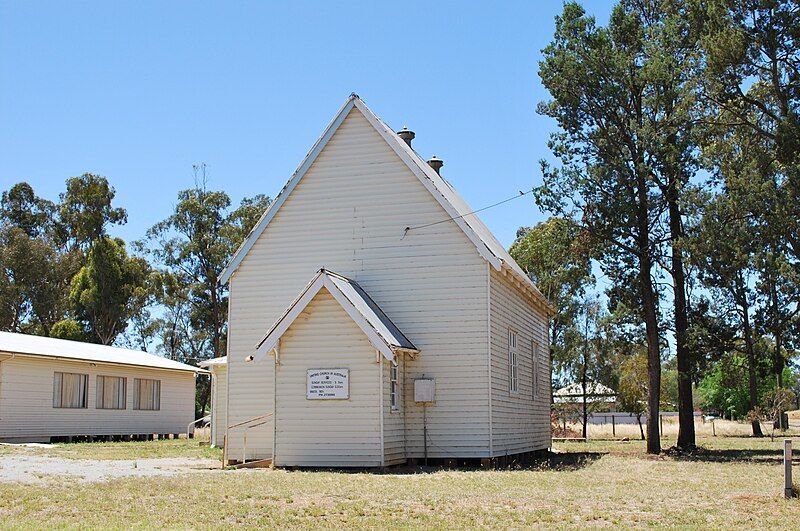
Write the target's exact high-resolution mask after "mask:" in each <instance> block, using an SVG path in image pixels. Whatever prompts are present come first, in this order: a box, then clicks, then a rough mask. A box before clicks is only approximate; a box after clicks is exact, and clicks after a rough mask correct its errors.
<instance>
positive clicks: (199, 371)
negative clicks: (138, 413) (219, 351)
mask: <svg viewBox="0 0 800 531" xmlns="http://www.w3.org/2000/svg"><path fill="white" fill-rule="evenodd" d="M9 354H11V357H10V358H8V359H5V360H2V361H9V360H11V359H13V358H15V357H16V356H23V357H26V358H46V359H52V360H59V361H74V362H77V363H93V364H95V365H111V366H115V365H122V366H125V367H134V368H137V369H151V370H156V371H174V372H188V373H193V374H211V371H207V370H205V369H201V368H199V367H193V368H192V369H176V368H172V367H153V366H152V365H137V364H135V363H125V362H122V361H99V360H92V359H86V358H70V357H65V356H52V355H49V354H32V353H30V352H9ZM0 363H1V362H0Z"/></svg>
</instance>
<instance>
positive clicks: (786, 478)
mask: <svg viewBox="0 0 800 531" xmlns="http://www.w3.org/2000/svg"><path fill="white" fill-rule="evenodd" d="M783 495H784V497H786V498H791V497H792V440H791V439H785V440H784V441H783Z"/></svg>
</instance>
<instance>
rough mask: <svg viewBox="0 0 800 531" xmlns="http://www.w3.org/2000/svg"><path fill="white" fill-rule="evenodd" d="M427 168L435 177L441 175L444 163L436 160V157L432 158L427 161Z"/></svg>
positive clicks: (438, 159)
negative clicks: (432, 170)
mask: <svg viewBox="0 0 800 531" xmlns="http://www.w3.org/2000/svg"><path fill="white" fill-rule="evenodd" d="M427 162H428V166H430V167H431V168H433V169H434V171H435V172H436V174H437V175H441V174H442V173H441V170H442V166H444V161H443V160H442V159H440V158H438V157H437V156H436V155H434V156H432V157H431V158H429V159H428V161H427Z"/></svg>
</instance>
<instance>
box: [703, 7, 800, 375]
mask: <svg viewBox="0 0 800 531" xmlns="http://www.w3.org/2000/svg"><path fill="white" fill-rule="evenodd" d="M700 5H701V6H702V9H703V16H702V17H698V20H700V21H702V25H701V26H702V40H701V43H702V49H703V52H704V61H703V71H702V74H703V75H702V76H701V77H700V79H701V81H702V84H701V86H700V88H701V91H700V94H701V95H702V100H703V102H704V103H705V120H706V122H707V125H708V130H709V132H710V134H711V140H712V141H711V145H712V147H713V149H714V150H716V151H722V150H724V149H726V147H728V149H735V146H728V145H727V144H726V142H725V139H726V137H728V136H730V135H732V134H733V135H740V136H742V135H751V136H753V137H756V138H758V139H759V142H760V143H761V144H762V146H763V150H762V151H763V153H764V158H765V159H766V160H765V164H763V167H762V172H761V173H760V175H758V179H757V181H756V182H755V183H753V185H752V186H751V191H752V192H753V194H754V197H755V200H756V203H751V205H752V208H751V215H753V216H757V217H758V218H759V219H760V223H759V232H758V234H757V237H758V238H759V240H760V242H761V246H762V250H763V253H762V256H761V257H760V258H759V267H760V269H761V273H760V275H759V280H758V283H757V287H758V290H759V294H760V296H761V298H762V299H763V301H764V308H765V310H764V312H762V316H763V322H764V326H763V328H764V330H765V331H766V332H767V333H769V334H770V335H772V336H773V341H774V345H775V351H774V363H773V371H774V374H775V378H776V381H777V382H778V384H781V375H782V373H783V363H784V353H783V351H784V347H785V346H786V342H791V341H792V339H794V337H793V333H794V331H795V330H796V328H795V327H794V325H795V322H796V319H797V315H798V312H800V282H798V280H800V32H799V31H798V28H800V5H798V3H797V1H796V0H710V1H708V2H704V3H702V4H700Z"/></svg>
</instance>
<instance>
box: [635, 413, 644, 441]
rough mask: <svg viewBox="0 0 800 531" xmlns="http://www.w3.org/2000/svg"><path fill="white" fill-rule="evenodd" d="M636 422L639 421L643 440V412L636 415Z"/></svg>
mask: <svg viewBox="0 0 800 531" xmlns="http://www.w3.org/2000/svg"><path fill="white" fill-rule="evenodd" d="M636 422H638V423H639V435H640V436H641V437H642V440H644V428H643V427H642V414H641V413H638V414H637V415H636Z"/></svg>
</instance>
